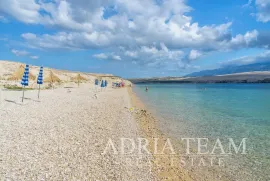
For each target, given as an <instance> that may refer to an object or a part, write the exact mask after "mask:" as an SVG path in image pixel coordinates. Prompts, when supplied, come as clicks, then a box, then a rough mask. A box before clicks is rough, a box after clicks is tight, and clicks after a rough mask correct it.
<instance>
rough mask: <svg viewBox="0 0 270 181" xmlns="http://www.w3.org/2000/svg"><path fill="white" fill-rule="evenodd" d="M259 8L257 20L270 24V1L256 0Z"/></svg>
mask: <svg viewBox="0 0 270 181" xmlns="http://www.w3.org/2000/svg"><path fill="white" fill-rule="evenodd" d="M255 4H256V7H257V11H258V12H257V14H256V17H257V20H258V21H261V22H264V23H266V22H269V21H270V1H269V0H256V3H255Z"/></svg>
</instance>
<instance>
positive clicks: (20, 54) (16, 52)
mask: <svg viewBox="0 0 270 181" xmlns="http://www.w3.org/2000/svg"><path fill="white" fill-rule="evenodd" d="M11 53H13V54H14V55H16V56H17V57H24V56H28V57H29V58H31V59H34V60H37V59H39V57H38V56H36V55H31V54H30V53H29V52H28V51H25V50H16V49H11Z"/></svg>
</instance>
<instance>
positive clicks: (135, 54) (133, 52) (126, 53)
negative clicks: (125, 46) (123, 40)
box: [125, 50, 138, 58]
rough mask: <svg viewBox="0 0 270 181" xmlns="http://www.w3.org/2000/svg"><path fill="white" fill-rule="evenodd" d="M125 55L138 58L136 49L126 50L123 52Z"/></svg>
mask: <svg viewBox="0 0 270 181" xmlns="http://www.w3.org/2000/svg"><path fill="white" fill-rule="evenodd" d="M125 55H126V56H129V57H131V58H138V54H137V52H136V51H129V50H128V51H126V52H125Z"/></svg>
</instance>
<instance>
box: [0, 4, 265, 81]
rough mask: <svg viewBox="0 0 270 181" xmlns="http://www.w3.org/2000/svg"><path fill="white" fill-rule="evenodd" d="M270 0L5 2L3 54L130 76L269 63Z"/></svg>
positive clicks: (0, 19) (0, 30)
mask: <svg viewBox="0 0 270 181" xmlns="http://www.w3.org/2000/svg"><path fill="white" fill-rule="evenodd" d="M269 48H270V0H237V1H235V0H226V1H225V0H220V1H217V0H132V1H131V0H99V1H97V0H0V60H11V61H19V62H23V63H27V64H33V65H39V66H47V67H52V68H58V69H67V70H73V71H83V72H93V73H111V74H114V75H118V76H122V77H125V78H136V77H164V76H183V75H186V74H189V73H192V72H197V71H200V70H206V69H215V68H220V67H224V66H231V65H243V64H251V63H256V62H263V61H270V50H269Z"/></svg>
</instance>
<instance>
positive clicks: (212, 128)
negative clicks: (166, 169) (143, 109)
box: [133, 84, 270, 180]
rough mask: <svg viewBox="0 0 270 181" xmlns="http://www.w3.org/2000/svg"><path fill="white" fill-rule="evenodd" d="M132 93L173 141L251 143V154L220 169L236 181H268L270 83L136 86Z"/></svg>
mask: <svg viewBox="0 0 270 181" xmlns="http://www.w3.org/2000/svg"><path fill="white" fill-rule="evenodd" d="M145 86H148V88H149V91H148V92H145ZM133 89H134V91H135V92H136V94H137V95H138V96H139V97H140V98H141V99H142V100H143V102H144V103H145V104H146V106H147V107H148V108H149V109H150V110H151V111H152V112H153V113H154V114H155V115H156V116H157V117H158V118H159V120H160V125H161V128H162V131H164V132H166V133H167V134H169V135H170V136H172V137H176V138H179V137H181V138H183V137H189V138H209V139H211V140H216V139H217V138H220V139H221V140H226V139H228V138H233V139H234V140H235V142H237V141H241V139H242V138H247V142H246V143H247V151H248V153H247V155H245V156H241V155H234V156H233V158H231V160H228V162H229V163H228V165H227V166H226V167H227V168H224V169H221V170H223V171H224V174H227V175H228V176H229V177H228V178H230V179H232V180H236V179H237V180H238V179H240V180H241V179H242V180H254V179H255V180H270V169H269V168H270V155H269V154H270V84H137V85H135V86H134V88H133ZM225 142H226V141H225ZM238 143H240V142H238ZM210 151H211V150H210ZM239 172H245V175H246V178H243V175H241V174H238V173H239Z"/></svg>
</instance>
